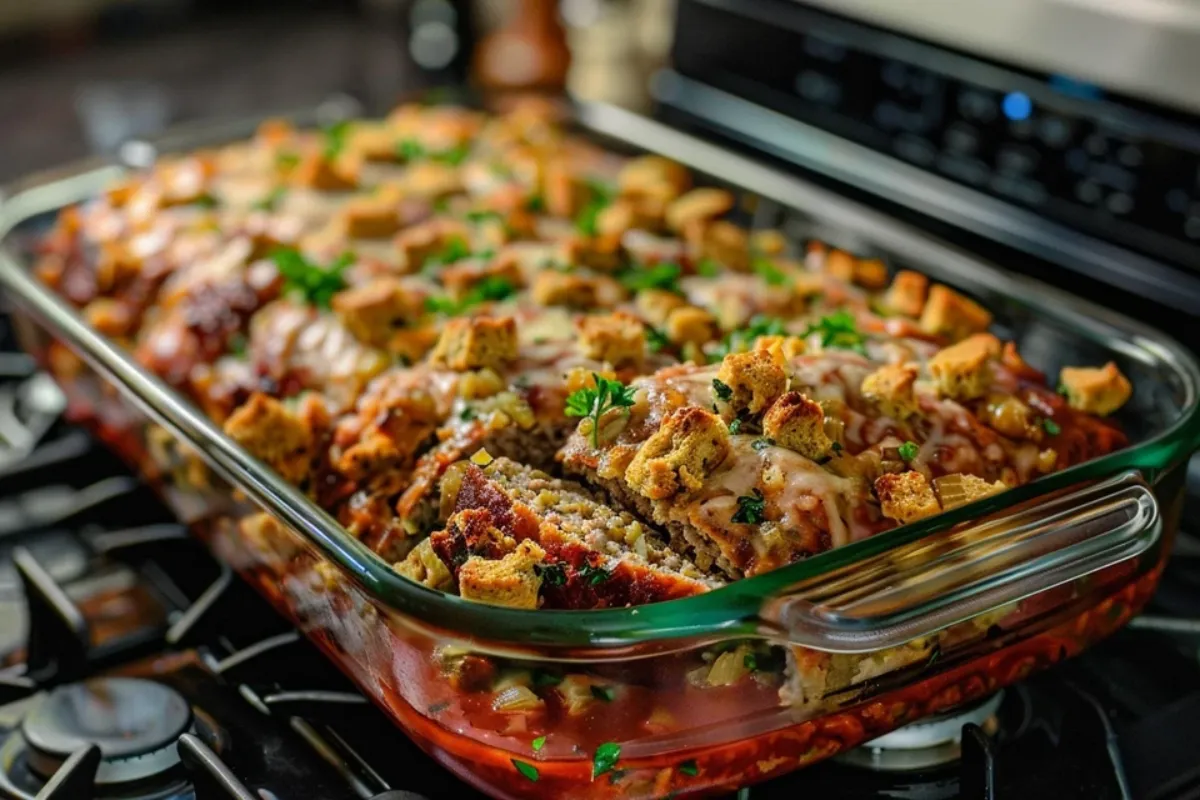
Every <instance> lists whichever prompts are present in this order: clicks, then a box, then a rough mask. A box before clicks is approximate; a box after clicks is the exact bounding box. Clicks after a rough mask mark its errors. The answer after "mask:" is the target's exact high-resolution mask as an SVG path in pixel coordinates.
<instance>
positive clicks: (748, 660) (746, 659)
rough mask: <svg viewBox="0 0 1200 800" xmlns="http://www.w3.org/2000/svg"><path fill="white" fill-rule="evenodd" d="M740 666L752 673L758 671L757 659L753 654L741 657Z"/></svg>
mask: <svg viewBox="0 0 1200 800" xmlns="http://www.w3.org/2000/svg"><path fill="white" fill-rule="evenodd" d="M742 666H743V667H745V668H746V669H748V670H750V671H751V672H754V671H755V670H756V669H758V657H757V656H755V655H754V653H746V655H744V656H742Z"/></svg>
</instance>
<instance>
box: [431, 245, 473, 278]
mask: <svg viewBox="0 0 1200 800" xmlns="http://www.w3.org/2000/svg"><path fill="white" fill-rule="evenodd" d="M471 255H472V253H471V247H470V245H468V244H467V242H466V240H465V239H463V238H462V237H461V236H452V237H451V238H450V239H448V240H447V241H446V243H445V244H444V245H442V249H441V250H439V251H437V252H436V253H434V254H433V255H431V256H429V257H428V258H426V259H425V261H424V262H423V263H422V264H421V270H422V271H426V270H431V269H435V268H437V267H444V266H445V265H447V264H453V263H454V262H456V261H462V260H463V259H464V258H470V257H471Z"/></svg>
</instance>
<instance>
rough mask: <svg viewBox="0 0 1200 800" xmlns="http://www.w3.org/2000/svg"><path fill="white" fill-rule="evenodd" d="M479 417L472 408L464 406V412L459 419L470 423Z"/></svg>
mask: <svg viewBox="0 0 1200 800" xmlns="http://www.w3.org/2000/svg"><path fill="white" fill-rule="evenodd" d="M478 416H479V412H477V411H476V410H475V409H474V408H472V407H471V406H464V407H463V410H462V411H460V412H459V414H458V418H459V419H461V420H462V421H463V422H470V421H471V420H473V419H475V418H476V417H478Z"/></svg>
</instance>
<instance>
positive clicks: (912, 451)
mask: <svg viewBox="0 0 1200 800" xmlns="http://www.w3.org/2000/svg"><path fill="white" fill-rule="evenodd" d="M896 449H897V450H898V451H899V453H900V458H901V459H902V460H904V461H912V460H913V459H914V458H916V457H917V453H919V452H921V447H920V446H919V445H918V444H917V443H916V442H905V443H904V444H902V445H900V446H899V447H897V448H896Z"/></svg>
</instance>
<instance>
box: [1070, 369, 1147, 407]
mask: <svg viewBox="0 0 1200 800" xmlns="http://www.w3.org/2000/svg"><path fill="white" fill-rule="evenodd" d="M1058 382H1059V384H1060V385H1061V386H1062V387H1063V388H1064V389H1065V390H1066V393H1067V404H1068V405H1070V406H1071V408H1073V409H1075V410H1077V411H1085V412H1087V413H1089V414H1099V415H1100V416H1102V417H1103V416H1107V415H1109V414H1111V413H1113V412H1114V411H1116V410H1117V409H1118V408H1120V407H1121V406H1123V405H1125V402H1126V401H1127V400H1128V399H1129V397H1130V395H1132V394H1133V387H1132V386H1130V384H1129V379H1128V378H1126V377H1125V376H1124V375H1122V374H1121V370H1119V369H1117V365H1116V364H1114V363H1113V362H1111V361H1110V362H1108V363H1107V364H1105V365H1104V366H1103V367H1100V368H1096V367H1063V370H1062V372H1060V373H1059V377H1058Z"/></svg>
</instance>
